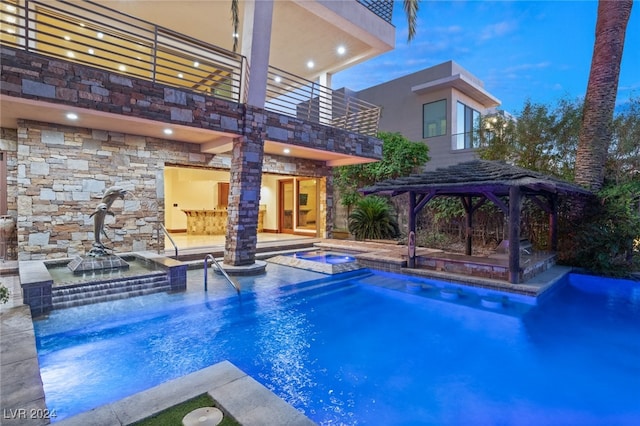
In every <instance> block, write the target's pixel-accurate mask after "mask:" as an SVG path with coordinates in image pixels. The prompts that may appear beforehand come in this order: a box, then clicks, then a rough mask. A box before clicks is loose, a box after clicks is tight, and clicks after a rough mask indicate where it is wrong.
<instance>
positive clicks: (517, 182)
mask: <svg viewBox="0 0 640 426" xmlns="http://www.w3.org/2000/svg"><path fill="white" fill-rule="evenodd" d="M513 186H518V187H520V189H521V190H522V191H523V193H531V194H541V193H553V194H589V191H587V190H586V189H584V188H582V187H580V186H577V185H575V184H572V183H570V182H567V181H564V180H562V179H558V178H555V177H552V176H547V175H544V174H542V173H538V172H534V171H532V170H528V169H523V168H522V167H517V166H510V165H508V164H505V163H502V162H499V161H488V160H474V161H468V162H465V163H460V164H456V165H453V166H450V167H447V168H441V169H437V170H434V171H429V172H424V173H421V174H412V175H410V176H406V177H400V178H397V179H388V180H385V181H382V182H377V183H376V184H375V185H372V186H368V187H366V188H362V189H360V192H361V193H363V194H365V195H366V194H372V193H378V194H387V195H392V196H393V195H399V194H403V193H405V192H415V193H417V194H428V193H431V192H435V193H436V195H452V196H464V195H476V194H483V193H485V192H489V193H492V194H494V195H497V196H502V195H508V194H509V188H511V187H513Z"/></svg>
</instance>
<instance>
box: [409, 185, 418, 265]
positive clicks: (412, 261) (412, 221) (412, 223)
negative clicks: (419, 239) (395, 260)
mask: <svg viewBox="0 0 640 426" xmlns="http://www.w3.org/2000/svg"><path fill="white" fill-rule="evenodd" d="M416 215H417V212H416V193H415V192H414V191H410V192H409V242H408V244H409V245H411V243H412V241H411V233H412V232H413V236H414V238H415V235H416ZM413 244H414V249H413V250H411V247H409V257H408V259H407V267H409V268H415V267H416V251H415V239H414V240H413Z"/></svg>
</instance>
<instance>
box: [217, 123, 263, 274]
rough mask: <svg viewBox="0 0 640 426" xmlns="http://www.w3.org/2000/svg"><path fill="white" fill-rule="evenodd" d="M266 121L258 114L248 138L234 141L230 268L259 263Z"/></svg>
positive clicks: (226, 258) (228, 242)
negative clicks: (263, 124) (257, 250)
mask: <svg viewBox="0 0 640 426" xmlns="http://www.w3.org/2000/svg"><path fill="white" fill-rule="evenodd" d="M263 120H264V117H263V116H261V114H254V116H253V124H252V126H251V131H250V132H248V135H247V136H244V137H241V138H236V139H234V141H233V161H232V164H231V182H230V189H229V206H228V207H227V214H228V222H227V236H226V241H225V252H224V262H225V263H227V264H229V265H234V266H241V265H251V264H253V263H254V261H255V255H256V246H257V244H258V209H259V207H260V185H261V183H262V158H263V154H264V139H263V138H262V136H263V135H262V134H261V133H262V131H261V130H262V126H261V124H262V123H263Z"/></svg>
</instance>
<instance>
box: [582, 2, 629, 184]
mask: <svg viewBox="0 0 640 426" xmlns="http://www.w3.org/2000/svg"><path fill="white" fill-rule="evenodd" d="M632 4H633V0H618V1H610V0H600V1H599V3H598V18H597V21H596V41H595V44H594V47H593V57H592V58H591V71H590V73H589V82H588V84H587V94H586V96H585V101H584V111H583V118H582V126H581V128H580V136H579V140H578V151H577V154H576V170H575V181H576V183H578V184H581V185H583V186H585V187H587V188H589V189H591V190H594V191H597V190H599V189H600V188H602V184H603V182H604V166H605V161H606V155H607V149H608V147H609V144H610V143H611V135H612V124H613V110H614V108H615V104H616V94H617V91H618V80H619V77H620V61H621V59H622V51H623V48H624V39H625V33H626V28H627V23H628V22H629V16H630V15H631V5H632Z"/></svg>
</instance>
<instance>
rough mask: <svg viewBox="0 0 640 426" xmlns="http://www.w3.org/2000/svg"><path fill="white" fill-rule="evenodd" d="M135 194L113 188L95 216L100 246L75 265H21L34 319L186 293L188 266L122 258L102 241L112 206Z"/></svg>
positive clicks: (96, 243) (150, 256) (134, 256)
mask: <svg viewBox="0 0 640 426" xmlns="http://www.w3.org/2000/svg"><path fill="white" fill-rule="evenodd" d="M127 194H131V195H133V193H132V192H131V191H128V190H126V189H124V188H122V187H119V186H114V187H111V188H108V189H107V190H106V191H105V193H104V195H103V197H102V199H101V200H100V202H99V203H98V205H97V206H96V208H95V210H94V211H93V213H92V214H91V215H90V217H91V218H93V231H94V236H93V238H94V242H93V244H92V246H91V249H90V250H89V252H88V253H87V254H86V255H84V256H77V257H76V258H74V259H73V260H71V261H69V259H56V260H45V261H25V262H21V263H20V268H19V269H20V282H21V285H22V288H23V296H24V303H25V304H28V305H29V306H30V307H31V313H32V315H34V316H39V315H44V314H47V313H48V312H50V311H51V310H52V309H61V308H68V307H73V306H79V305H86V304H92V303H99V302H104V301H109V300H116V299H124V298H129V297H133V296H141V295H146V294H151V293H157V292H162V291H172V292H173V291H184V290H186V284H187V275H186V274H187V265H186V264H183V263H182V262H179V261H177V260H174V259H170V258H166V257H163V256H155V255H153V254H149V253H128V254H126V253H125V254H121V255H117V254H115V253H114V250H113V249H112V248H109V247H107V246H105V244H104V243H103V242H102V238H103V236H104V237H106V238H108V235H107V234H106V232H105V229H104V228H105V219H106V217H107V216H115V214H114V213H113V212H112V211H111V207H112V205H113V203H114V201H115V200H117V199H122V200H124V197H125V195H127Z"/></svg>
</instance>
